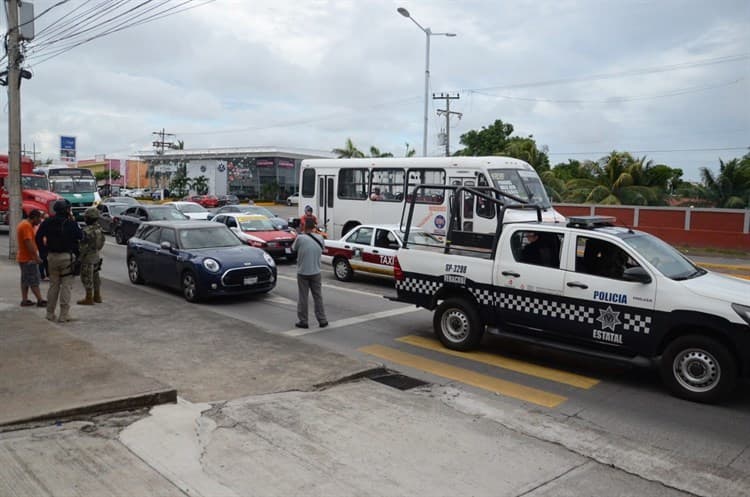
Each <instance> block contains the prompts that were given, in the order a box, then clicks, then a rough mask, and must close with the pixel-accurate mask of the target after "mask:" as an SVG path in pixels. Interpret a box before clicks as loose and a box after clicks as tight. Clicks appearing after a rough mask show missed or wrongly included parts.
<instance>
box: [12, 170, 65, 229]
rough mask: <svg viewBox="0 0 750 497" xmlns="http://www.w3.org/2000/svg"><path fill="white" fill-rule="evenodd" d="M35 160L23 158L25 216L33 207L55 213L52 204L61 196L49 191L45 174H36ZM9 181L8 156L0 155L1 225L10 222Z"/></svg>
mask: <svg viewBox="0 0 750 497" xmlns="http://www.w3.org/2000/svg"><path fill="white" fill-rule="evenodd" d="M33 170H34V162H33V161H32V160H31V159H30V158H28V157H22V158H21V202H22V210H23V216H24V217H26V216H28V214H29V212H31V211H32V210H33V209H38V210H40V211H42V212H46V213H47V214H49V215H52V214H54V210H53V209H52V206H53V205H54V204H55V202H56V201H57V200H59V199H60V198H61V197H60V196H59V195H56V194H55V193H53V192H51V191H49V181H48V180H47V177H46V176H45V175H43V174H35V173H33ZM7 181H8V156H7V155H0V225H7V224H8V223H9V211H10V195H9V192H8V187H7V185H6V182H7Z"/></svg>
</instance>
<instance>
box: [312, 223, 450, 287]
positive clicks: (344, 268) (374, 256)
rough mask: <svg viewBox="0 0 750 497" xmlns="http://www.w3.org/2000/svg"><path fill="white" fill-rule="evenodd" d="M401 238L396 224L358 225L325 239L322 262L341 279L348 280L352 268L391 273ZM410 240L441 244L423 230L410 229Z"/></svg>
mask: <svg viewBox="0 0 750 497" xmlns="http://www.w3.org/2000/svg"><path fill="white" fill-rule="evenodd" d="M403 237H404V233H403V232H402V231H401V228H400V227H399V225H398V224H360V225H359V226H357V227H355V228H354V229H353V230H351V231H350V232H349V233H347V234H346V235H344V237H343V238H340V239H338V240H326V241H325V250H324V251H323V258H322V261H323V262H324V263H327V264H331V265H332V266H333V274H334V276H336V278H337V279H338V280H341V281H351V279H352V278H353V277H354V271H355V270H356V271H362V272H365V273H371V274H382V275H386V276H393V264H394V261H395V257H396V252H398V249H399V248H401V246H402V245H403ZM409 239H410V240H417V241H418V243H419V244H421V245H434V246H442V244H443V242H442V240H440V239H439V238H437V237H435V236H433V235H430V234H429V233H426V232H423V231H416V230H415V231H412V232H411V233H410V234H409Z"/></svg>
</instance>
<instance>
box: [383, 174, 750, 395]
mask: <svg viewBox="0 0 750 497" xmlns="http://www.w3.org/2000/svg"><path fill="white" fill-rule="evenodd" d="M469 193H470V192H467V191H464V188H461V187H459V188H458V190H457V191H455V194H454V196H455V198H457V199H463V200H460V201H459V202H456V204H463V203H465V201H466V198H467V196H468V194H469ZM472 195H473V196H474V197H476V198H477V199H479V197H485V195H483V194H482V193H481V192H473V193H472ZM484 200H485V201H488V202H497V201H496V200H494V199H490V198H489V197H487V198H485V199H484ZM460 207H461V206H460V205H459V208H460ZM505 208H506V207H505V206H503V205H502V204H498V213H500V214H499V215H498V218H499V222H498V229H497V232H496V233H491V234H486V233H474V232H471V231H469V230H467V229H466V228H470V227H471V223H469V224H466V223H467V221H466V219H462V218H461V217H459V216H451V226H450V227H449V230H448V235H447V237H446V245H445V247H443V248H439V249H436V248H435V247H425V246H419V245H415V244H411V243H407V244H405V245H404V247H402V248H401V249H399V251H398V253H397V258H396V261H395V264H394V275H395V278H396V290H397V297H396V298H395V299H394V300H398V301H401V302H407V303H412V304H415V305H417V306H419V307H424V308H426V309H429V310H434V311H435V312H434V318H433V327H434V331H435V333H436V334H437V336H438V338H439V339H440V341H441V342H442V343H443V345H444V346H446V347H448V348H450V349H455V350H467V349H471V348H473V347H476V346H477V345H478V344H479V342H480V340H481V339H482V335H483V333H484V332H485V331H488V332H491V333H494V334H499V335H503V336H511V337H514V338H516V339H520V340H524V341H527V342H532V343H535V344H541V345H545V346H551V347H555V348H559V349H564V350H568V351H572V352H576V353H584V354H588V355H593V356H598V357H601V358H606V359H610V360H617V361H623V362H628V363H631V364H636V365H640V366H650V365H652V364H653V365H658V367H659V369H660V372H661V377H662V379H663V381H664V383H665V384H666V385H667V386H668V387H669V389H670V390H671V391H672V392H673V393H674V394H675V395H677V396H679V397H682V398H685V399H689V400H693V401H699V402H716V401H719V400H720V399H722V398H723V397H725V396H726V395H727V394H728V393H729V392H731V391H732V390H733V389H734V387H735V386H736V383H737V379H738V377H739V376H748V373H750V282H748V281H744V280H740V279H736V278H732V277H728V276H723V275H720V274H716V273H712V272H709V271H707V270H705V269H702V268H700V267H697V266H695V265H694V264H693V263H692V262H691V261H690V260H688V259H687V258H685V257H684V256H683V255H682V254H680V253H679V252H678V251H677V250H675V249H674V248H672V247H671V246H670V245H668V244H667V243H665V242H663V241H662V240H660V239H658V238H656V237H654V236H652V235H650V234H648V233H644V232H640V231H635V230H632V229H629V228H621V227H615V226H613V221H614V218H602V217H595V216H584V217H580V218H569V219H568V222H567V224H551V223H541V222H531V223H529V222H524V223H509V224H505V225H503V224H502V214H501V213H502V210H504V209H505ZM458 228H461V229H458ZM408 230H409V223H407V225H406V231H407V237H408ZM407 237H405V238H407Z"/></svg>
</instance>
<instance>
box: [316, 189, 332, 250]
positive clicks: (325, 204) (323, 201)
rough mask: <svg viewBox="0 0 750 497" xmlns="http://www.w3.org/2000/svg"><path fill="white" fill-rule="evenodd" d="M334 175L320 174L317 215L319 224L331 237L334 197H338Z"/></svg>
mask: <svg viewBox="0 0 750 497" xmlns="http://www.w3.org/2000/svg"><path fill="white" fill-rule="evenodd" d="M335 177H336V176H334V175H320V176H318V205H317V206H316V208H317V212H316V213H315V216H317V218H318V225H319V226H320V227H322V228H324V229H325V231H326V233H327V234H328V236H329V237H333V236H334V233H333V199H334V198H335V197H336V185H335V183H336V182H335V181H334V178H335Z"/></svg>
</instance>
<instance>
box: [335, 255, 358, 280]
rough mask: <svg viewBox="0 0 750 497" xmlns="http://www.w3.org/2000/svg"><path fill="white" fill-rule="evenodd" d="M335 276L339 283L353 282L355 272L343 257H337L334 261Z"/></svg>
mask: <svg viewBox="0 0 750 497" xmlns="http://www.w3.org/2000/svg"><path fill="white" fill-rule="evenodd" d="M333 274H334V276H336V279H337V280H339V281H351V280H352V277H353V276H354V270H353V269H352V267H351V266H350V265H349V261H347V260H346V259H344V258H343V257H336V258H335V259H334V260H333Z"/></svg>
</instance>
